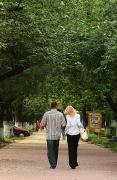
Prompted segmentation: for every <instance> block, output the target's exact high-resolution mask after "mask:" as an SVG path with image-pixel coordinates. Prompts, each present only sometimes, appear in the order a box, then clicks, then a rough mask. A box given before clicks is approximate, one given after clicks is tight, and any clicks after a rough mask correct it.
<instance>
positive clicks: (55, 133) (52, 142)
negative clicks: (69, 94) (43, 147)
mask: <svg viewBox="0 0 117 180" xmlns="http://www.w3.org/2000/svg"><path fill="white" fill-rule="evenodd" d="M57 108H58V104H57V102H52V103H51V110H50V111H48V112H46V113H45V114H44V116H43V118H42V121H41V123H40V127H41V128H43V127H46V139H47V151H48V160H49V163H50V168H52V169H55V168H56V166H57V161H58V149H59V140H60V137H61V128H62V127H65V126H66V121H65V118H64V116H63V114H62V113H61V112H59V111H57Z"/></svg>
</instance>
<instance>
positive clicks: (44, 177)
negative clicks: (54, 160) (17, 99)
mask: <svg viewBox="0 0 117 180" xmlns="http://www.w3.org/2000/svg"><path fill="white" fill-rule="evenodd" d="M78 162H79V165H80V166H79V167H77V169H71V168H70V167H69V166H68V153H67V143H66V140H61V143H60V148H59V159H58V165H57V168H56V169H50V168H49V163H48V159H47V149H46V140H45V131H42V132H36V133H34V134H33V135H32V136H30V137H27V138H25V139H24V140H17V141H16V143H13V144H10V145H8V146H6V147H3V148H2V149H0V180H86V179H87V180H117V154H116V153H114V152H112V151H111V150H109V149H105V148H101V147H99V146H96V145H92V144H88V143H82V142H80V144H79V150H78Z"/></svg>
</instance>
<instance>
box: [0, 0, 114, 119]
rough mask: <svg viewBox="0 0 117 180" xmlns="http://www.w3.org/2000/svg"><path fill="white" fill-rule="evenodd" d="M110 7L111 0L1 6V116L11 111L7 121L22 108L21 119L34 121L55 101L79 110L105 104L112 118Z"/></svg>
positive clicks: (26, 0)
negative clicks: (110, 110)
mask: <svg viewBox="0 0 117 180" xmlns="http://www.w3.org/2000/svg"><path fill="white" fill-rule="evenodd" d="M115 6H116V1H115V0H109V1H108V2H107V1H106V0H95V1H94V0H91V1H89V0H87V1H84V0H83V1H76V0H71V1H67V0H64V1H60V0H56V1H54V0H52V1H50V0H48V1H47V0H40V1H37V0H23V1H19V3H16V1H15V0H9V1H8V0H4V1H2V2H1V3H0V8H1V17H2V21H1V43H0V50H1V57H0V103H1V106H0V111H1V116H3V114H8V111H10V110H9V109H12V110H11V111H10V113H9V116H10V118H11V116H12V115H14V114H16V112H17V111H19V110H18V109H19V107H21V105H22V108H23V109H20V113H23V116H24V118H26V119H27V118H34V117H36V118H38V116H39V117H41V116H42V114H43V112H44V111H45V110H47V109H49V104H50V102H51V101H52V100H57V101H58V102H59V103H60V104H61V106H62V107H63V108H64V107H66V106H67V105H68V104H72V105H73V106H74V107H75V108H77V109H79V110H80V111H82V109H85V111H86V110H95V109H101V110H102V109H104V108H105V107H107V106H108V104H107V102H108V103H109V105H110V107H111V108H112V110H113V112H114V115H115V119H117V110H116V105H117V91H116V90H117V85H116V82H117V72H116V69H117V61H116V56H117V54H116V53H117V49H116V36H117V34H116V25H117V21H116V10H115V8H114V7H115ZM31 96H32V97H31ZM3 107H4V108H3ZM3 109H5V112H4V113H2V112H3ZM6 112H7V113H6Z"/></svg>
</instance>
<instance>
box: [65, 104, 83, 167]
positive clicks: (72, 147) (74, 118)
mask: <svg viewBox="0 0 117 180" xmlns="http://www.w3.org/2000/svg"><path fill="white" fill-rule="evenodd" d="M64 114H65V115H66V119H67V125H66V134H67V144H68V154H69V166H70V167H71V168H72V169H75V168H76V166H78V162H77V148H78V142H79V139H80V132H79V128H80V127H83V125H82V124H81V122H80V115H79V114H78V113H77V111H76V110H75V109H74V108H73V107H72V106H67V108H66V109H65V111H64Z"/></svg>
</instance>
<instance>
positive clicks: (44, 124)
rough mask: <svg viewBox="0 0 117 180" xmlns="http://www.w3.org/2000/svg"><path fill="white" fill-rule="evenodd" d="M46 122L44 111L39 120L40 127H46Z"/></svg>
mask: <svg viewBox="0 0 117 180" xmlns="http://www.w3.org/2000/svg"><path fill="white" fill-rule="evenodd" d="M46 124H47V115H46V113H45V114H44V116H43V118H42V120H41V122H40V128H41V129H44V128H45V127H46Z"/></svg>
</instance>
